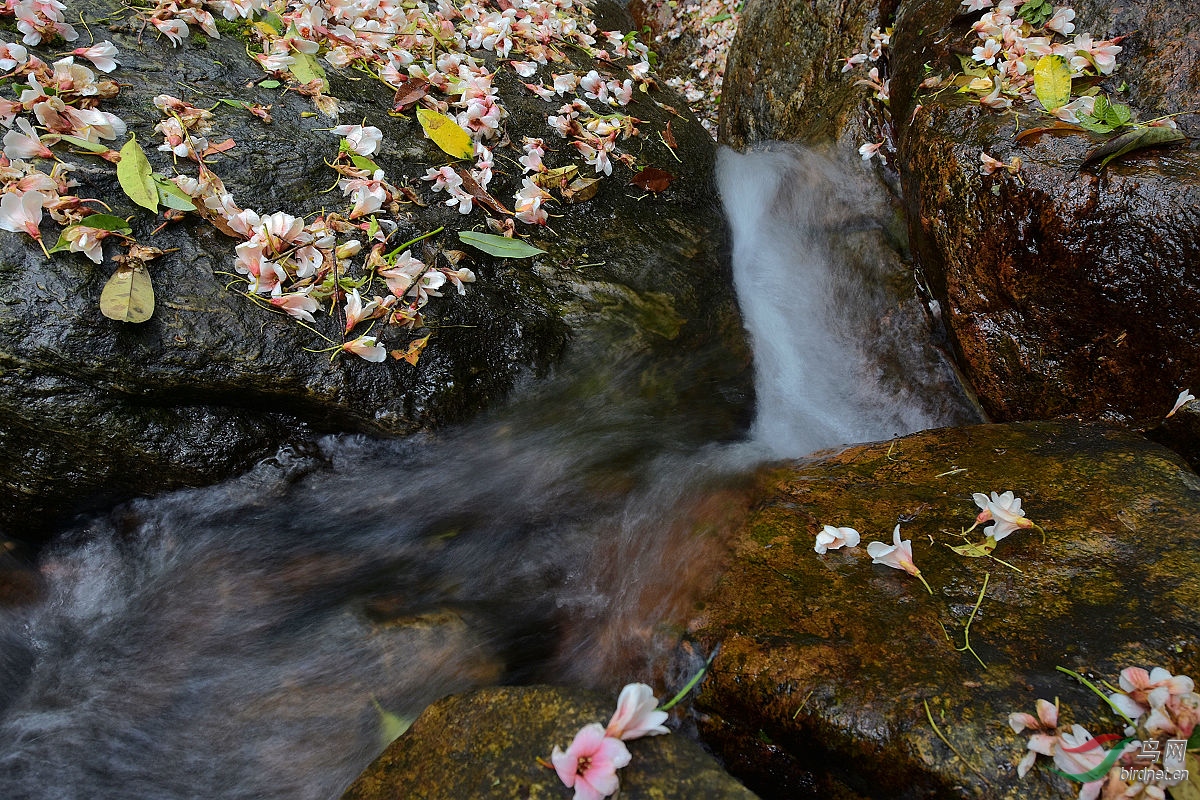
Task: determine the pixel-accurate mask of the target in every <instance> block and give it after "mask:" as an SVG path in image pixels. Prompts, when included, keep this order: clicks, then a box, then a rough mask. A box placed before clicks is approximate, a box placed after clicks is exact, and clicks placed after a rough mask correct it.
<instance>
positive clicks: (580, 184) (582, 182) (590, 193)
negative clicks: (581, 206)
mask: <svg viewBox="0 0 1200 800" xmlns="http://www.w3.org/2000/svg"><path fill="white" fill-rule="evenodd" d="M600 180H601V179H600V178H576V179H575V180H573V181H571V183H570V184H568V185H567V186H566V188H564V189H563V190H562V197H563V200H564V201H565V202H567V203H582V202H584V201H585V200H591V199H592V198H593V197H595V196H596V192H598V191H600Z"/></svg>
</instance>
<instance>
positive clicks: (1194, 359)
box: [721, 0, 1200, 425]
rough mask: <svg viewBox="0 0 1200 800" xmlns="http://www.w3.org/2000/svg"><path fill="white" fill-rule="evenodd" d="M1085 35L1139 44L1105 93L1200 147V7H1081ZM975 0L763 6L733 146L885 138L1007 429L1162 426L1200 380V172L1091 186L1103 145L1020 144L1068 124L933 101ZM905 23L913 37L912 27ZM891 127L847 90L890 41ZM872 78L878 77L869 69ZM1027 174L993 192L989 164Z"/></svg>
mask: <svg viewBox="0 0 1200 800" xmlns="http://www.w3.org/2000/svg"><path fill="white" fill-rule="evenodd" d="M1071 7H1072V8H1073V9H1074V10H1075V11H1076V13H1077V16H1076V18H1075V20H1074V22H1075V25H1076V29H1075V32H1076V33H1081V32H1085V31H1086V32H1090V33H1092V34H1093V35H1094V37H1095V38H1097V39H1099V38H1111V37H1117V36H1123V37H1124V38H1123V39H1122V41H1121V47H1122V48H1124V49H1123V51H1122V52H1121V53H1120V54H1119V55H1118V56H1117V64H1118V66H1117V70H1116V72H1115V73H1113V74H1112V75H1110V76H1108V77H1107V78H1105V79H1104V80H1102V81H1100V82H1099V86H1100V87H1101V89H1103V90H1104V91H1106V92H1107V93H1108V94H1109V95H1110V96H1112V97H1113V98H1115V99H1117V100H1119V101H1120V102H1122V103H1127V104H1129V105H1130V106H1131V107H1132V108H1133V109H1134V111H1135V112H1136V115H1137V117H1138V118H1139V119H1142V120H1150V119H1154V118H1156V117H1159V116H1163V115H1167V114H1181V116H1179V117H1177V122H1178V124H1179V125H1180V128H1181V130H1183V131H1184V132H1185V133H1187V134H1188V135H1189V136H1195V135H1196V133H1197V128H1196V125H1197V117H1196V115H1195V113H1194V111H1195V109H1194V107H1193V106H1194V104H1193V103H1192V101H1191V98H1193V97H1195V95H1196V92H1197V89H1198V88H1200V7H1197V5H1196V4H1195V3H1184V4H1177V3H1166V2H1161V0H1135V2H1113V1H1111V0H1090V1H1089V2H1079V3H1072V4H1071ZM961 10H962V7H961V4H960V3H959V2H958V1H957V0H911V1H909V2H899V3H895V2H878V0H877V1H876V2H850V1H849V0H846V1H844V2H817V3H807V2H805V3H800V2H797V3H771V2H765V0H760V1H759V2H755V1H754V0H751V2H749V3H747V6H746V9H745V11H744V13H743V15H742V23H741V29H740V30H739V32H738V36H737V38H736V39H735V40H734V43H733V47H732V49H731V52H730V55H729V61H728V68H727V70H726V76H725V91H724V97H723V106H722V125H721V140H722V141H723V142H725V143H727V144H729V145H731V146H734V147H738V148H742V147H747V146H752V145H754V144H756V143H763V142H767V141H771V140H775V139H782V140H786V141H799V142H804V143H806V144H823V143H824V144H827V143H836V145H837V148H838V149H839V150H840V151H841V152H843V153H844V154H847V155H849V154H850V153H851V152H852V150H853V148H856V147H857V146H858V145H860V144H862V143H866V142H876V141H880V140H881V139H882V140H883V141H884V142H885V143H886V147H885V148H884V151H883V152H884V153H885V154H886V155H887V157H888V159H889V165H888V166H887V167H886V168H883V169H882V171H881V173H880V174H881V177H882V178H883V179H884V180H885V181H887V182H888V183H889V184H891V185H893V186H894V187H895V188H896V189H897V191H898V194H900V195H901V196H902V197H903V202H904V204H905V207H906V208H905V210H906V214H907V219H908V231H909V240H910V243H911V244H910V246H911V250H912V255H913V260H914V265H915V267H916V268H917V270H918V272H919V273H921V274H922V277H921V283H922V284H925V285H927V287H928V289H929V290H930V292H931V294H932V296H933V298H935V299H936V300H937V301H938V304H939V310H940V313H941V315H942V319H943V321H944V323H945V326H946V328H947V329H948V332H949V335H950V339H951V342H952V345H953V348H954V350H955V354H956V357H957V359H958V361H959V364H960V366H961V368H962V370H963V372H964V374H965V376H966V378H967V380H968V381H969V383H970V385H971V388H972V389H973V390H974V391H975V393H976V394H977V395H978V397H979V399H980V402H981V404H982V406H983V408H984V409H985V410H986V411H987V412H988V413H989V414H990V415H991V416H992V417H993V418H994V419H996V420H1016V419H1031V418H1033V419H1040V418H1053V417H1064V416H1079V417H1087V418H1101V419H1108V420H1114V421H1117V420H1119V421H1124V422H1128V423H1133V424H1136V425H1152V424H1155V423H1156V422H1157V421H1158V420H1159V419H1160V415H1161V413H1162V411H1161V409H1162V408H1164V407H1169V406H1170V402H1171V400H1172V399H1173V398H1174V396H1175V395H1176V394H1177V393H1178V391H1179V389H1181V388H1184V387H1185V386H1187V385H1189V383H1195V382H1196V381H1195V380H1194V378H1195V376H1196V375H1197V374H1198V373H1200V272H1198V271H1197V270H1198V269H1200V268H1198V267H1197V264H1200V217H1198V216H1197V214H1196V209H1197V208H1198V207H1200V154H1198V153H1197V151H1196V149H1195V148H1194V146H1191V145H1188V144H1186V143H1185V144H1183V145H1177V146H1175V147H1173V148H1160V149H1156V150H1146V151H1142V152H1139V153H1136V154H1134V155H1132V156H1129V157H1127V158H1125V159H1122V160H1119V161H1117V162H1114V163H1112V164H1110V165H1109V166H1108V167H1107V168H1105V169H1103V170H1100V169H1096V168H1094V167H1088V168H1083V169H1081V164H1082V162H1083V160H1084V157H1085V153H1086V152H1087V151H1088V150H1089V149H1090V148H1092V147H1094V146H1095V145H1097V144H1099V143H1100V142H1101V141H1103V138H1102V137H1100V136H1098V135H1093V134H1086V133H1074V134H1070V135H1050V134H1045V135H1040V136H1032V137H1029V138H1025V139H1023V140H1021V141H1020V142H1018V141H1017V140H1016V139H1015V137H1016V134H1017V133H1019V132H1020V131H1022V130H1026V129H1028V128H1031V127H1036V126H1038V125H1041V124H1044V122H1045V121H1046V120H1049V119H1051V118H1049V117H1047V116H1045V115H1036V114H1035V113H1034V112H1032V111H1031V110H1030V109H1028V108H1025V107H1018V109H1017V111H1018V112H1019V114H1020V118H1019V120H1018V119H1017V118H1016V117H1014V116H1013V115H1011V114H1001V113H998V112H993V111H990V110H988V109H986V108H984V107H982V106H980V105H979V104H978V103H976V102H973V101H971V100H969V99H966V98H964V97H963V96H961V95H957V94H955V93H954V92H953V91H946V92H942V93H940V94H938V95H936V96H934V95H933V94H931V93H930V92H919V91H918V84H919V83H920V82H921V81H922V80H924V79H925V78H926V77H928V76H929V75H931V74H942V75H946V74H949V73H950V72H951V71H958V69H959V61H958V56H959V55H960V54H964V53H965V54H967V55H969V54H970V50H971V47H972V46H973V45H974V44H975V43H976V41H977V40H976V38H975V34H974V33H972V32H971V30H970V25H971V23H972V22H973V21H974V20H975V19H977V18H978V17H979V14H980V13H982V12H977V13H975V14H961V13H960V11H961ZM893 20H894V23H893ZM892 24H894V30H895V32H894V35H893V37H892V44H891V47H890V48H889V51H888V55H887V56H886V57H885V59H884V61H882V62H880V66H881V67H883V68H884V70H885V75H886V74H888V73H889V71H890V75H891V78H892V80H891V87H890V89H891V92H890V94H891V103H890V113H888V112H887V111H885V109H884V107H883V106H882V105H881V104H879V103H878V102H877V101H875V100H874V99H872V97H871V94H872V93H871V92H870V90H868V89H866V88H865V87H856V86H855V85H854V81H855V80H857V79H860V78H864V77H866V70H865V67H860V68H858V69H855V70H852V71H850V72H847V73H842V72H841V65H842V62H841V59H842V58H843V57H845V56H848V55H850V54H851V53H854V52H865V51H866V49H867V47H866V45H867V42H868V34H869V31H870V30H871V28H873V27H875V26H880V27H887V26H888V25H892ZM867 66H869V65H867ZM984 151H986V152H987V153H988V154H989V155H991V156H993V157H995V158H998V159H1001V160H1002V161H1005V162H1007V161H1009V159H1011V158H1012V157H1014V156H1016V157H1020V158H1021V159H1022V162H1023V166H1022V168H1021V171H1020V175H1019V177H1014V176H1010V175H1006V174H1005V173H1002V172H1001V173H997V174H995V175H992V176H985V175H981V174H980V169H979V167H980V158H979V156H980V153H981V152H984Z"/></svg>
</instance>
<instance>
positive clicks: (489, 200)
mask: <svg viewBox="0 0 1200 800" xmlns="http://www.w3.org/2000/svg"><path fill="white" fill-rule="evenodd" d="M456 172H458V177H460V178H462V188H463V189H464V190H466V192H467V193H468V194H469V195H471V197H474V198H475V199H476V200H478V201H479V202H480V203H482V204H483V205H485V206H487V207H488V208H490V209H491V210H492V211H495V212H496V213H497V214H512V213H513V212H511V211H509V210H508V209H507V208H505V207H504V204H503V203H501V202H500V201H499V200H497V199H496V198H494V197H492V196H491V195H490V194H488V191H487V189H484V188H483V187H482V186H480V185H479V182H478V181H476V180H475V179H474V178H472V177H471V173H470V172H468V171H467V170H465V169H460V170H456Z"/></svg>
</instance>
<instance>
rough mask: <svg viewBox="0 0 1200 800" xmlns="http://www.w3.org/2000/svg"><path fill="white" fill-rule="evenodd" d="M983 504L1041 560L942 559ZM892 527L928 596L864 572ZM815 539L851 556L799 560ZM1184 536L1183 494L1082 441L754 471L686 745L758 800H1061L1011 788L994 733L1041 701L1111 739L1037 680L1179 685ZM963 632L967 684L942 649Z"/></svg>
mask: <svg viewBox="0 0 1200 800" xmlns="http://www.w3.org/2000/svg"><path fill="white" fill-rule="evenodd" d="M1005 490H1013V491H1015V493H1016V494H1017V495H1018V496H1019V497H1021V498H1022V499H1023V501H1024V511H1025V513H1026V515H1027V516H1028V517H1029V518H1030V519H1032V520H1034V521H1035V522H1037V523H1039V524H1041V525H1042V526H1043V527H1044V528H1045V530H1046V533H1047V539H1046V541H1045V543H1043V541H1042V539H1041V536H1040V535H1039V534H1038V533H1037V532H1036V531H1033V530H1025V531H1019V532H1017V533H1014V534H1013V535H1011V536H1009V537H1008V538H1005V539H1004V540H1003V541H1002V542H1000V544H999V547H998V548H997V550H996V552H995V556H996V557H997V558H1000V559H1004V560H1005V561H1006V562H1008V564H1010V565H1011V567H1008V566H1005V565H1003V564H1000V563H999V562H997V561H993V560H989V559H986V558H980V559H973V558H966V557H963V556H959V555H956V554H955V553H953V552H952V551H951V550H950V549H949V547H948V545H958V544H961V543H962V541H963V540H962V539H961V538H960V537H959V531H960V530H962V529H964V528H967V527H969V526H970V525H971V523H972V521H973V520H974V518H975V515H976V513H977V512H978V509H977V508H976V507H975V505H974V504H973V503H972V501H971V493H972V492H976V491H983V492H989V491H997V492H1002V491H1005ZM897 522H899V523H900V528H901V533H902V536H903V538H905V539H910V540H911V541H912V548H913V555H914V560H915V562H916V564H917V565H918V566H919V567H920V568H921V570H922V572H923V574H924V577H925V578H926V579H927V580H928V581H929V584H930V585H931V586H932V589H933V594H932V596H931V595H930V594H928V593H927V592H926V590H925V588H924V587H923V586H922V585H921V583H920V582H919V581H918V580H917V579H915V578H913V577H911V576H909V575H907V574H906V573H904V572H903V571H900V570H897V569H891V568H889V567H886V566H882V565H873V564H872V563H871V559H870V557H869V556H868V555H867V552H866V545H867V543H868V542H870V541H884V542H887V543H889V544H890V543H891V533H892V528H893V526H895V525H896V524H897ZM824 524H830V525H836V526H851V527H854V528H856V529H857V530H858V531H860V532H861V533H862V544H861V545H860V546H859V547H857V548H853V549H842V550H837V551H831V552H829V553H828V554H826V555H823V556H821V555H817V554H816V553H815V552H814V549H813V548H814V542H815V537H816V534H817V533H818V532H819V531H820V530H821V526H822V525H824ZM1197 530H1200V478H1198V477H1197V476H1196V474H1195V473H1194V472H1192V471H1191V470H1190V469H1188V468H1187V467H1186V466H1185V465H1184V464H1183V463H1182V461H1181V460H1180V459H1179V458H1178V457H1177V456H1176V455H1175V454H1173V453H1171V452H1169V451H1167V450H1165V449H1164V448H1162V447H1160V446H1159V445H1156V444H1154V443H1151V442H1148V441H1146V440H1145V439H1142V438H1138V437H1135V436H1133V435H1131V434H1128V433H1125V432H1121V431H1118V430H1115V429H1111V428H1107V427H1101V426H1081V425H1076V424H1068V423H1023V424H1011V425H988V426H976V427H969V428H960V429H946V430H940V431H930V432H926V433H920V434H916V435H913V436H909V437H905V438H902V439H896V440H893V441H892V442H885V443H879V444H870V445H861V446H856V447H851V448H849V449H846V450H844V451H842V452H839V453H836V454H832V455H828V456H825V457H822V458H816V459H814V460H812V461H809V462H801V463H797V464H795V465H793V466H790V467H786V468H782V469H779V470H776V471H773V472H770V473H767V474H764V476H763V485H762V489H761V493H760V502H759V504H758V506H757V508H756V510H755V511H754V512H753V513H752V514H751V515H750V516H749V518H748V519H747V520H746V522H745V524H744V526H743V528H742V533H741V534H740V538H739V540H738V544H737V551H736V555H735V558H734V562H733V566H732V567H731V568H730V569H729V571H728V572H727V573H726V574H725V576H724V577H723V578H722V580H721V582H720V583H719V584H718V585H717V587H716V588H715V589H714V590H713V592H712V593H711V595H710V597H709V598H708V599H707V604H706V605H704V606H702V607H701V609H700V611H699V612H698V615H697V617H696V618H695V620H694V622H693V624H692V626H691V631H692V634H693V636H695V637H697V639H698V640H699V643H700V644H701V645H702V649H704V648H711V647H713V646H716V645H717V644H719V645H720V651H719V654H718V656H717V658H716V660H715V662H714V663H713V666H712V672H711V675H710V677H709V678H708V679H707V681H706V682H705V683H704V684H703V687H702V690H701V693H700V694H699V695H698V697H697V699H696V707H697V709H698V711H699V712H700V715H701V716H700V722H699V725H700V733H701V737H702V739H703V740H704V741H705V742H706V743H708V744H710V745H711V746H712V747H713V748H714V749H715V750H716V752H717V753H718V754H720V755H722V756H723V757H724V758H725V759H726V761H727V763H728V765H729V768H730V770H731V771H732V772H733V773H734V774H735V775H738V776H739V777H741V778H742V779H743V780H745V781H746V783H747V785H748V786H750V787H751V788H752V789H754V790H755V791H757V792H759V793H760V794H762V795H763V796H764V797H779V798H784V797H786V798H800V797H822V798H824V797H861V796H869V797H900V796H905V797H916V796H921V797H939V798H941V797H945V798H950V797H972V798H987V800H1002V798H1012V799H1013V800H1016V798H1069V797H1074V796H1075V789H1077V786H1076V785H1074V784H1068V782H1067V781H1066V780H1064V779H1062V778H1059V777H1056V776H1054V775H1052V774H1051V773H1050V772H1049V771H1048V770H1046V769H1045V768H1036V769H1035V770H1034V772H1033V773H1031V774H1030V775H1028V776H1027V777H1026V778H1025V779H1024V780H1023V781H1021V780H1018V778H1017V774H1016V764H1017V762H1018V761H1019V760H1020V758H1021V757H1022V755H1023V754H1024V751H1025V744H1026V738H1025V737H1022V736H1017V735H1014V734H1013V733H1012V731H1011V730H1010V729H1009V728H1008V725H1007V715H1008V714H1009V712H1012V711H1024V712H1032V711H1033V710H1034V706H1035V703H1036V701H1037V699H1038V698H1045V699H1048V700H1053V699H1054V698H1056V697H1058V698H1060V699H1061V702H1062V704H1063V708H1064V714H1063V718H1064V720H1066V721H1068V722H1071V721H1073V722H1079V723H1082V724H1084V725H1085V726H1086V727H1087V728H1088V730H1090V731H1091V732H1092V733H1093V734H1095V735H1098V734H1100V733H1116V732H1119V731H1120V730H1121V727H1122V725H1123V723H1120V722H1119V721H1118V720H1117V719H1116V718H1114V717H1113V716H1112V715H1111V714H1110V713H1106V710H1105V708H1104V707H1103V704H1102V702H1101V701H1100V700H1099V699H1098V698H1097V697H1095V695H1093V694H1092V693H1091V692H1090V691H1089V690H1087V689H1086V688H1084V687H1082V686H1080V685H1078V684H1077V683H1075V682H1074V681H1073V680H1072V679H1070V678H1068V677H1067V676H1066V675H1064V674H1062V673H1060V672H1057V671H1056V669H1055V668H1056V667H1057V666H1062V667H1066V668H1068V669H1072V670H1075V671H1077V672H1080V673H1086V674H1087V675H1091V676H1093V677H1094V678H1095V679H1097V680H1108V681H1111V682H1114V683H1115V681H1116V678H1117V676H1118V673H1119V671H1120V670H1121V669H1123V668H1125V667H1128V666H1141V667H1147V668H1149V667H1154V666H1163V667H1166V668H1167V669H1169V670H1171V671H1172V673H1175V674H1179V673H1183V674H1189V675H1192V676H1193V677H1195V676H1196V674H1197V671H1200V658H1198V656H1197V653H1198V652H1200V649H1198V647H1200V623H1198V621H1197V619H1196V615H1195V611H1194V607H1195V598H1196V597H1198V596H1200V535H1198V534H1197ZM972 535H973V536H976V537H977V538H976V541H978V540H981V539H982V537H981V536H978V531H976V532H975V533H974V534H972ZM1014 568H1015V569H1014ZM1018 569H1019V570H1020V572H1017V571H1016V570H1018ZM988 576H990V577H988ZM985 578H986V579H987V581H988V582H987V590H986V593H985V594H984V596H983V599H982V602H981V604H980V605H979V609H978V613H977V614H976V615H975V618H974V620H973V622H971V614H972V609H973V607H974V606H975V604H976V602H977V598H978V597H979V593H980V590H981V588H982V587H983V585H984V581H985ZM968 622H971V627H970V644H971V646H972V647H973V649H974V651H975V652H976V653H977V654H978V656H979V658H980V659H982V661H983V663H984V664H986V665H987V668H986V669H985V668H984V667H983V666H981V664H980V663H979V662H978V661H976V659H975V658H974V657H973V656H972V655H971V653H969V652H967V651H964V650H960V649H959V648H961V647H962V646H963V643H964V641H965V633H966V625H967V624H968ZM925 702H928V704H929V707H930V710H931V713H932V714H933V717H934V719H935V721H936V722H937V725H938V727H939V729H940V730H941V732H942V733H943V734H944V735H945V736H946V737H947V739H948V740H949V741H950V742H951V743H953V745H954V747H955V748H957V750H958V752H959V753H961V755H962V758H959V757H957V756H955V754H954V753H953V752H951V750H950V749H949V748H948V747H947V746H946V745H945V744H944V743H943V742H942V741H941V740H940V739H939V737H938V736H937V734H936V733H935V732H934V730H933V728H932V727H931V726H930V724H929V721H928V719H927V718H926V711H925V707H924V705H923V703H925ZM963 759H965V761H964V760H963ZM1073 787H1074V788H1073Z"/></svg>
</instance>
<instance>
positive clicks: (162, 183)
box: [151, 174, 196, 211]
mask: <svg viewBox="0 0 1200 800" xmlns="http://www.w3.org/2000/svg"><path fill="white" fill-rule="evenodd" d="M151 177H152V178H153V179H154V184H155V186H157V187H158V199H159V201H160V202H161V203H162V204H163V205H164V206H166V207H167V208H173V209H175V210H176V211H195V210H196V204H195V203H193V202H192V198H191V197H189V196H188V193H187V192H185V191H184V190H183V189H180V188H179V187H178V186H176V185H175V183H174V181H169V180H166V179H165V178H163V177H162V176H161V175H157V174H156V175H152V176H151Z"/></svg>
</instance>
